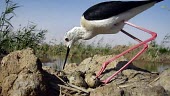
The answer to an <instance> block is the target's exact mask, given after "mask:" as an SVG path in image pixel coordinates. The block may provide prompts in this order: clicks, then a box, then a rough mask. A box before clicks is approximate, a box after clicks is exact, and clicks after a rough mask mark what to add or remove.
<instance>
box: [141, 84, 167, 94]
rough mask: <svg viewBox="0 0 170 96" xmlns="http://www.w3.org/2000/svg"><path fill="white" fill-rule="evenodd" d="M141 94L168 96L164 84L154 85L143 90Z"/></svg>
mask: <svg viewBox="0 0 170 96" xmlns="http://www.w3.org/2000/svg"><path fill="white" fill-rule="evenodd" d="M141 96H168V95H167V93H166V92H165V89H164V88H163V87H162V86H153V87H149V88H146V89H144V90H143V92H141Z"/></svg>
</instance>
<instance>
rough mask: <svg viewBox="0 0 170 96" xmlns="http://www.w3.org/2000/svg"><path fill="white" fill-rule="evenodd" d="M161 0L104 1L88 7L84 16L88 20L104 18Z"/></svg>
mask: <svg viewBox="0 0 170 96" xmlns="http://www.w3.org/2000/svg"><path fill="white" fill-rule="evenodd" d="M159 1H162V0H149V1H108V2H102V3H99V4H96V5H94V6H92V7H90V8H89V9H87V10H86V11H85V12H84V13H83V16H84V18H85V19H87V20H102V19H107V18H109V17H112V16H115V15H118V14H120V13H123V12H125V11H128V10H130V9H132V8H135V7H138V6H142V5H145V4H148V3H151V2H159Z"/></svg>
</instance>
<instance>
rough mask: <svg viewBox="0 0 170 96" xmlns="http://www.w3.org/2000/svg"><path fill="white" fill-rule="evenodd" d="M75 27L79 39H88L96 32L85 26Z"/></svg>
mask: <svg viewBox="0 0 170 96" xmlns="http://www.w3.org/2000/svg"><path fill="white" fill-rule="evenodd" d="M74 28H76V32H77V36H78V38H79V39H83V40H88V39H91V38H93V37H94V36H95V35H94V34H92V32H91V31H87V30H86V29H85V28H83V27H74Z"/></svg>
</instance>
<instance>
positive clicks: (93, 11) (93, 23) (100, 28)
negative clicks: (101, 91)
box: [63, 0, 163, 84]
mask: <svg viewBox="0 0 170 96" xmlns="http://www.w3.org/2000/svg"><path fill="white" fill-rule="evenodd" d="M161 1H163V0H145V1H105V2H101V3H98V4H95V5H93V6H91V7H90V8H88V9H87V10H86V11H85V12H84V13H83V14H82V16H81V18H80V26H79V27H74V28H72V29H71V30H69V31H68V32H66V34H65V36H64V41H65V44H66V46H67V53H66V57H65V61H64V64H63V69H64V67H65V64H66V62H67V58H68V55H69V52H70V49H71V47H72V45H73V44H74V43H75V42H76V41H78V40H79V39H82V40H89V39H91V38H93V37H95V36H97V35H98V34H116V33H118V32H122V33H124V34H126V35H127V36H129V37H131V38H133V39H134V40H136V41H138V42H139V44H137V45H135V46H133V47H131V48H129V49H128V50H126V51H124V52H122V53H120V54H118V55H116V56H115V57H113V58H111V59H109V60H107V61H106V62H104V63H103V64H102V67H101V69H100V71H99V72H98V74H97V75H96V78H99V77H100V75H101V74H102V72H103V71H104V70H105V68H106V66H107V65H108V64H109V63H110V62H112V61H114V60H115V59H117V58H119V57H121V56H123V55H125V54H127V53H128V52H129V51H132V50H134V49H136V48H138V47H140V46H143V49H142V50H141V51H139V53H137V54H136V55H135V56H134V57H133V58H132V59H131V60H130V61H129V62H128V63H127V64H125V65H124V66H123V67H122V68H120V69H119V70H118V71H117V72H116V73H114V74H113V75H112V76H110V77H109V78H107V79H106V80H103V81H102V82H103V83H104V84H107V83H108V82H110V81H111V80H112V79H113V78H114V77H115V76H116V75H117V74H118V73H120V72H121V71H122V70H123V69H125V68H126V67H127V66H128V65H129V64H130V63H131V62H132V61H134V60H135V59H136V58H137V57H139V56H140V55H141V54H142V53H143V52H144V51H145V50H146V49H147V48H148V44H147V43H148V42H150V41H152V40H154V39H155V38H156V37H157V33H156V32H153V31H150V30H148V29H145V28H143V27H140V26H138V25H135V24H132V23H130V22H128V20H130V19H131V18H133V17H135V16H136V15H138V14H140V13H142V12H143V11H145V10H147V9H149V8H151V7H152V6H154V5H155V4H156V3H158V2H161ZM125 25H129V26H131V27H134V28H137V29H139V30H141V31H142V32H143V31H144V32H146V33H148V34H150V35H151V37H150V38H148V39H147V40H144V41H142V40H140V39H138V38H137V37H135V36H133V35H132V34H130V33H128V32H127V31H125V30H124V29H123V28H124V26H125Z"/></svg>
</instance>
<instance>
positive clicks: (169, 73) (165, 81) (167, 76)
mask: <svg viewBox="0 0 170 96" xmlns="http://www.w3.org/2000/svg"><path fill="white" fill-rule="evenodd" d="M153 85H155V86H163V87H164V88H165V90H167V91H169V92H170V68H169V69H167V70H165V71H163V72H162V73H161V74H160V75H159V77H158V80H157V81H156V82H155V83H154V84H153Z"/></svg>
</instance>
